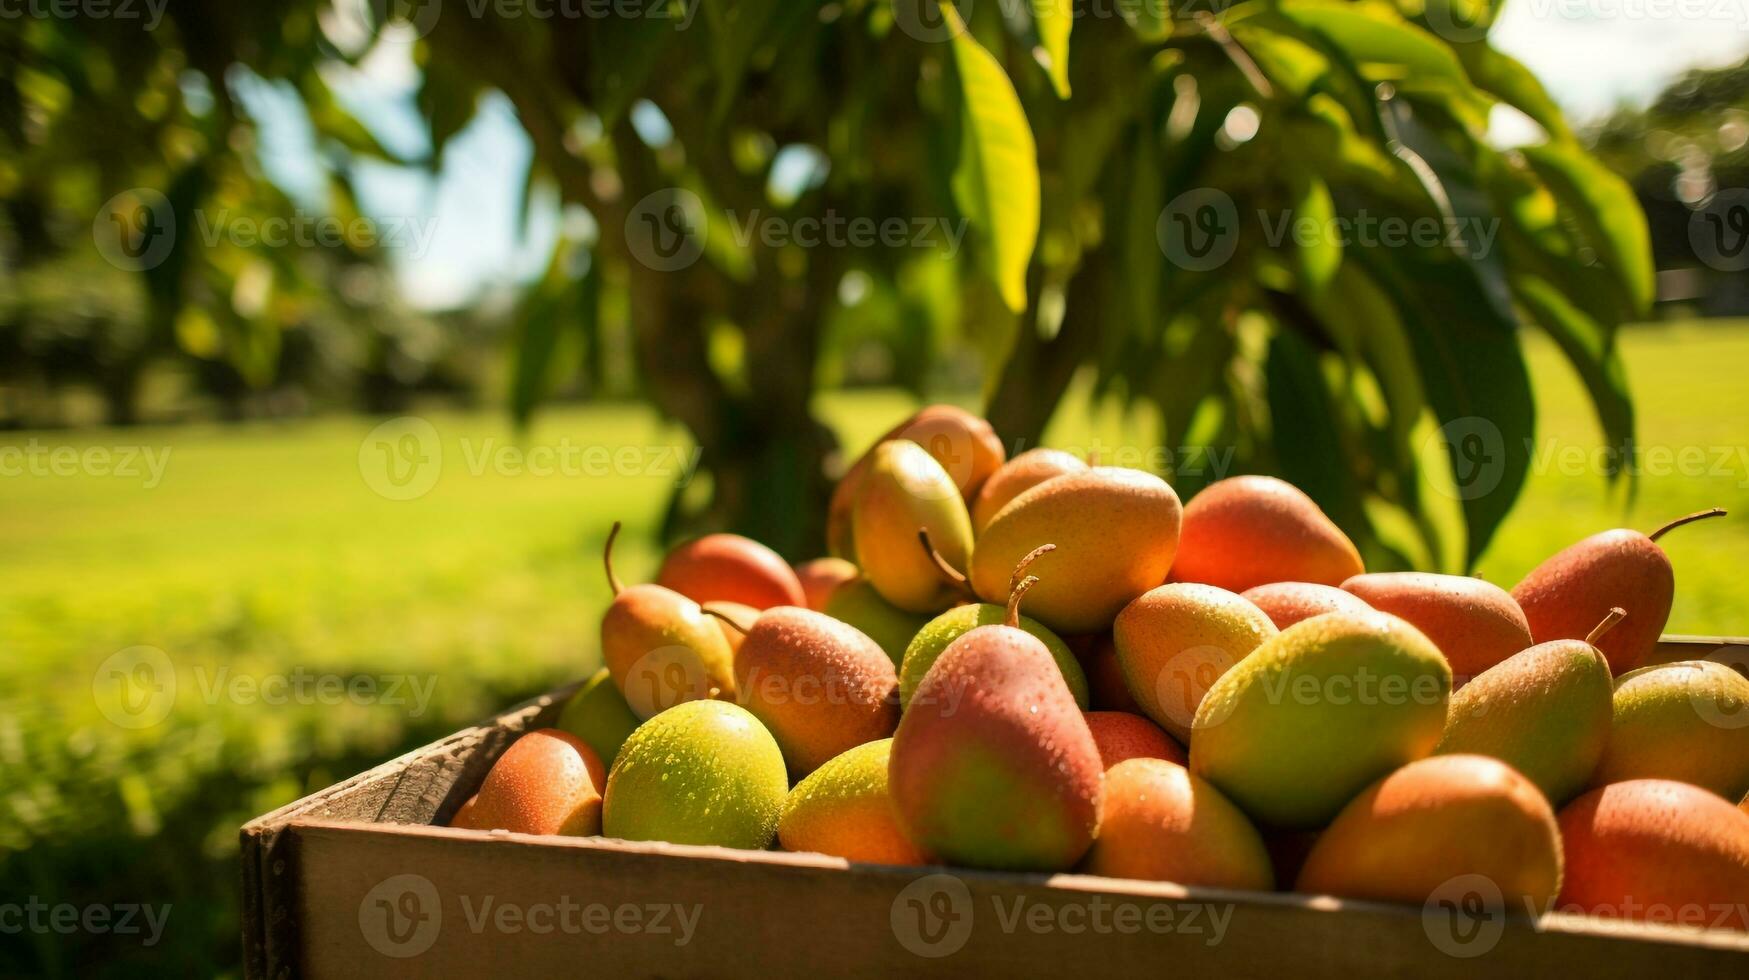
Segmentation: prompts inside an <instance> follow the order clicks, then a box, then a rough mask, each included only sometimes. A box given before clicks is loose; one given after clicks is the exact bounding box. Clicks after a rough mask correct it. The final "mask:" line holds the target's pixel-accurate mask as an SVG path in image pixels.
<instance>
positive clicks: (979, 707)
mask: <svg viewBox="0 0 1749 980" xmlns="http://www.w3.org/2000/svg"><path fill="white" fill-rule="evenodd" d="M1011 564H1012V563H1011ZM1016 618H1017V617H1016ZM888 774H889V778H890V781H891V791H892V795H893V803H894V805H895V806H897V808H898V812H899V823H900V826H901V827H903V828H904V830H905V835H906V837H907V838H908V839H910V840H911V841H912V842H914V843H915V844H916V845H917V846H918V847H919V848H921V849H922V850H924V851H925V852H927V853H929V854H931V855H933V856H935V857H937V858H939V859H941V860H943V861H946V862H949V863H952V864H960V865H965V866H966V867H971V868H991V869H997V870H1010V871H1064V870H1067V869H1069V868H1071V867H1073V866H1074V865H1075V862H1076V861H1079V860H1080V859H1081V856H1082V855H1083V854H1085V853H1086V852H1087V848H1088V846H1089V845H1091V844H1092V842H1093V834H1094V831H1095V829H1096V828H1097V827H1098V826H1099V791H1100V783H1101V779H1102V778H1103V775H1104V767H1103V766H1101V765H1100V761H1099V748H1098V746H1096V745H1095V744H1094V742H1093V735H1092V733H1091V732H1089V731H1088V730H1087V722H1086V721H1085V720H1084V719H1083V718H1082V715H1081V711H1080V709H1079V708H1078V707H1076V705H1075V699H1074V698H1073V697H1072V696H1071V695H1070V694H1069V688H1068V685H1066V684H1065V683H1064V682H1063V675H1062V672H1061V671H1060V670H1058V669H1057V663H1056V661H1055V660H1053V659H1052V658H1051V654H1050V651H1049V650H1046V649H1045V646H1044V644H1043V643H1041V642H1039V640H1038V638H1037V637H1035V636H1033V635H1032V634H1030V633H1027V632H1024V631H1023V630H1021V629H1019V628H1017V627H1014V626H1008V625H1003V626H980V627H978V628H977V629H974V630H972V631H971V632H969V633H967V634H965V635H964V636H962V637H960V638H959V639H957V640H955V641H953V642H952V643H950V644H948V647H947V649H946V650H944V651H942V654H941V656H940V658H938V659H937V660H936V661H935V666H934V667H931V668H930V670H929V673H928V674H926V675H925V676H924V678H923V682H922V683H921V684H920V685H919V686H918V688H917V691H916V693H915V694H914V695H913V696H912V699H911V706H910V708H909V709H908V710H907V711H906V712H905V715H904V717H903V718H902V719H901V720H900V722H899V730H898V733H897V734H895V735H894V736H893V752H892V759H891V762H890V764H889V766H888Z"/></svg>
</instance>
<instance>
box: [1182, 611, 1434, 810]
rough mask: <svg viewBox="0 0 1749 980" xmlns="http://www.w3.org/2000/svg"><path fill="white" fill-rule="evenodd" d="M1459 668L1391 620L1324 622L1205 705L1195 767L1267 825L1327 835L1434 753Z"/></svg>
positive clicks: (1250, 666)
mask: <svg viewBox="0 0 1749 980" xmlns="http://www.w3.org/2000/svg"><path fill="white" fill-rule="evenodd" d="M1450 692H1451V668H1450V667H1448V666H1447V665H1446V662H1445V657H1443V656H1442V655H1440V652H1439V648H1438V647H1435V646H1434V645H1433V642H1432V641H1431V640H1429V639H1427V637H1425V636H1423V635H1422V634H1421V631H1420V630H1417V629H1416V628H1415V627H1413V626H1410V625H1409V624H1408V623H1406V622H1404V621H1403V620H1401V619H1398V618H1397V617H1395V616H1390V615H1387V614H1385V613H1379V612H1368V613H1326V614H1325V615H1322V616H1314V617H1313V618H1311V619H1308V620H1305V621H1304V622H1301V623H1298V624H1296V625H1294V626H1290V627H1288V628H1287V629H1285V630H1282V631H1281V632H1280V633H1277V634H1276V635H1275V636H1272V637H1270V638H1269V639H1267V640H1265V641H1263V645H1262V646H1259V647H1258V648H1257V649H1256V650H1255V651H1253V652H1252V654H1251V655H1250V656H1248V657H1246V658H1245V659H1244V660H1242V661H1240V662H1239V663H1238V664H1237V665H1236V666H1234V667H1233V668H1232V669H1231V670H1228V671H1227V672H1226V673H1225V674H1223V675H1221V678H1220V679H1219V680H1217V681H1215V683H1214V686H1213V687H1211V688H1209V692H1208V694H1207V695H1205V696H1204V697H1203V700H1202V705H1201V706H1200V707H1199V708H1197V712H1196V721H1195V724H1194V725H1193V726H1192V727H1193V733H1192V736H1191V742H1190V769H1191V771H1192V772H1194V773H1196V774H1197V775H1199V776H1202V777H1203V778H1205V779H1207V780H1208V781H1209V782H1211V783H1214V784H1215V786H1216V787H1218V788H1219V789H1220V790H1221V791H1222V792H1224V793H1226V794H1227V796H1228V797H1229V798H1230V799H1232V800H1233V801H1234V802H1235V803H1237V804H1239V806H1240V808H1241V809H1243V810H1244V811H1245V812H1246V813H1247V814H1249V815H1251V817H1252V818H1253V819H1255V820H1257V821H1258V822H1259V823H1262V824H1267V825H1269V826H1271V827H1275V828H1283V829H1304V828H1310V827H1318V826H1322V825H1323V824H1325V823H1327V822H1329V820H1330V819H1331V818H1333V817H1335V816H1336V813H1337V811H1338V810H1340V809H1341V808H1342V806H1343V804H1345V803H1347V802H1348V801H1349V800H1350V799H1352V798H1353V797H1354V795H1355V794H1357V793H1359V792H1360V791H1361V790H1362V789H1364V788H1365V787H1366V786H1367V785H1369V784H1370V783H1372V782H1373V781H1374V780H1376V779H1378V778H1379V777H1380V776H1383V775H1385V774H1386V773H1389V772H1391V771H1393V770H1395V769H1397V768H1399V767H1401V766H1403V765H1406V764H1407V763H1410V762H1413V761H1415V760H1416V759H1419V758H1422V757H1423V756H1426V755H1427V754H1428V753H1430V752H1432V751H1433V747H1434V745H1435V744H1436V743H1438V741H1439V738H1440V734H1441V732H1442V731H1443V730H1444V728H1445V709H1446V701H1447V699H1448V697H1449V696H1450Z"/></svg>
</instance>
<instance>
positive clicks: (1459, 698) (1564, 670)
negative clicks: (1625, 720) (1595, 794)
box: [1434, 640, 1613, 806]
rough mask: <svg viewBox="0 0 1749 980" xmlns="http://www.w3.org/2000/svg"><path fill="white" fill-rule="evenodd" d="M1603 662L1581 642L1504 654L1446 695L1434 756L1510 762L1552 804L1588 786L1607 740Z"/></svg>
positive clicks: (1605, 665) (1608, 711) (1543, 645)
mask: <svg viewBox="0 0 1749 980" xmlns="http://www.w3.org/2000/svg"><path fill="white" fill-rule="evenodd" d="M1612 687H1613V685H1612V684H1611V681H1610V677H1609V664H1608V662H1606V661H1605V660H1604V659H1603V654H1602V653H1601V652H1599V651H1598V649H1597V648H1596V647H1594V646H1592V645H1591V644H1589V643H1586V642H1585V641H1584V640H1552V641H1550V642H1548V643H1539V644H1537V645H1536V646H1533V647H1531V648H1530V649H1528V650H1520V651H1519V652H1517V653H1515V654H1513V655H1512V656H1510V657H1507V658H1506V659H1505V660H1502V661H1500V662H1499V663H1497V664H1495V665H1494V666H1492V667H1490V668H1488V669H1487V670H1484V671H1482V672H1481V673H1480V674H1478V675H1477V676H1476V679H1475V680H1473V681H1470V682H1469V683H1468V684H1465V685H1464V687H1463V689H1462V690H1460V691H1458V692H1457V693H1456V694H1453V695H1452V696H1451V706H1450V708H1449V710H1448V711H1447V712H1446V718H1445V735H1444V736H1443V737H1442V738H1441V739H1440V742H1439V747H1438V748H1436V749H1434V753H1435V754H1449V753H1467V754H1472V755H1485V756H1490V757H1492V758H1495V759H1499V760H1500V761H1502V762H1505V763H1506V764H1508V765H1510V766H1512V767H1513V768H1514V769H1517V770H1518V771H1519V772H1521V773H1523V774H1524V776H1525V778H1527V779H1529V780H1530V781H1531V782H1533V783H1535V784H1536V785H1537V787H1538V788H1539V789H1541V790H1542V791H1543V795H1545V796H1547V797H1548V798H1549V800H1550V801H1551V802H1553V803H1554V804H1555V805H1556V806H1559V805H1561V804H1562V803H1565V802H1567V801H1568V800H1570V799H1572V798H1573V797H1574V796H1577V795H1578V794H1579V792H1580V791H1581V790H1583V789H1585V787H1586V786H1588V785H1590V782H1591V774H1592V773H1593V772H1594V771H1596V769H1597V762H1598V760H1599V759H1601V758H1603V749H1604V746H1605V745H1607V744H1608V743H1609V729H1610V716H1611V710H1612V709H1611V707H1610V702H1611V696H1612V693H1611V692H1612Z"/></svg>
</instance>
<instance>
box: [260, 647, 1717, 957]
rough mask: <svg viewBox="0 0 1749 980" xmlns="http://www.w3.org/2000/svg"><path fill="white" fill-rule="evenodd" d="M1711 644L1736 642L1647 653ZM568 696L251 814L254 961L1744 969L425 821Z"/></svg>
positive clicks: (1708, 936)
mask: <svg viewBox="0 0 1749 980" xmlns="http://www.w3.org/2000/svg"><path fill="white" fill-rule="evenodd" d="M1706 658H1711V659H1718V660H1723V661H1725V662H1729V663H1733V664H1743V663H1745V662H1749V659H1746V658H1749V643H1746V642H1745V641H1742V640H1727V639H1720V638H1697V637H1668V638H1666V640H1665V642H1664V643H1663V644H1661V645H1660V650H1659V656H1658V659H1659V660H1660V661H1666V660H1682V659H1706ZM573 689H574V687H567V688H562V689H560V690H557V691H553V692H552V693H550V694H547V695H544V696H542V697H539V698H536V699H534V700H532V701H530V702H528V703H526V704H524V705H521V706H519V707H517V708H515V709H513V710H511V711H509V712H507V713H505V714H504V715H502V716H500V717H498V718H496V719H493V720H492V721H491V722H490V723H487V724H484V725H480V726H477V727H474V728H469V729H466V730H464V731H461V732H457V733H456V734H454V735H451V736H449V737H448V738H445V739H443V740H441V741H438V742H436V743H433V744H431V745H428V746H426V747H425V748H422V749H419V750H418V751H415V752H412V753H409V754H407V755H405V756H402V757H401V758H399V759H395V760H393V761H391V762H388V763H385V764H383V765H381V766H379V767H377V768H375V769H373V770H371V771H369V772H366V773H363V774H362V775H359V776H355V777H353V778H352V779H349V780H346V781H345V782H342V783H339V784H337V785H335V786H332V787H329V788H328V789H325V790H323V791H321V792H320V793H316V794H314V795H312V796H310V797H307V798H305V799H303V800H299V801H298V802H296V803H293V804H291V805H289V806H286V807H283V808H281V809H279V810H276V811H274V812H273V813H270V814H267V815H265V816H263V817H260V818H258V819H256V820H253V821H251V822H250V823H249V824H248V825H246V826H245V827H244V828H243V830H242V859H243V869H242V871H243V874H242V879H243V880H242V887H243V896H242V897H243V902H242V904H243V945H244V952H245V958H246V966H247V971H248V975H249V976H252V977H292V976H312V977H329V976H373V977H374V976H391V977H392V976H444V975H456V976H466V975H506V976H518V977H557V976H567V975H578V974H581V975H589V976H664V977H683V976H724V975H757V976H762V977H789V976H798V977H799V976H815V975H820V974H826V975H846V976H876V975H891V974H895V973H902V974H912V975H931V976H950V975H951V976H964V975H966V974H967V973H968V971H970V972H973V973H976V974H991V975H1003V974H1043V973H1052V974H1065V975H1067V974H1073V973H1075V972H1078V971H1091V972H1094V973H1096V974H1097V975H1098V976H1100V977H1102V978H1103V977H1116V976H1144V975H1147V976H1160V975H1161V974H1162V972H1163V971H1171V972H1177V973H1180V974H1182V975H1189V976H1206V975H1220V976H1228V975H1231V976H1242V977H1252V976H1263V975H1271V976H1274V975H1286V976H1332V977H1334V976H1341V977H1350V978H1352V977H1359V976H1369V977H1370V976H1402V977H1417V978H1419V977H1445V976H1452V977H1458V976H1471V975H1474V974H1476V973H1478V972H1483V971H1485V972H1486V973H1488V974H1490V975H1498V976H1536V977H1542V978H1546V977H1549V976H1565V975H1573V976H1585V977H1601V976H1631V975H1637V976H1646V975H1650V974H1652V973H1654V972H1656V973H1661V974H1664V975H1668V976H1681V977H1691V976H1717V977H1735V978H1742V977H1745V976H1749V935H1746V934H1745V933H1742V932H1735V931H1729V930H1717V929H1706V928H1701V927H1684V926H1676V925H1647V924H1636V923H1626V922H1619V921H1612V920H1604V919H1595V918H1588V917H1580V916H1571V915H1565V914H1561V913H1558V912H1557V913H1551V914H1546V915H1542V916H1540V917H1537V918H1534V919H1533V918H1531V917H1530V916H1528V915H1524V914H1500V913H1498V912H1483V913H1481V914H1479V915H1476V914H1470V913H1466V912H1464V911H1463V909H1465V908H1468V906H1463V905H1461V904H1458V903H1454V904H1453V905H1452V906H1451V907H1449V908H1447V907H1440V906H1434V907H1429V908H1426V909H1423V908H1417V907H1411V906H1397V905H1384V904H1377V903H1370V902H1350V901H1341V900H1337V899H1332V898H1328V897H1311V896H1304V895H1292V894H1266V893H1256V892H1231V891H1220V890H1214V889H1204V888H1181V887H1178V886H1176V885H1170V884H1164V883H1158V882H1142V881H1129V880H1119V879H1111V878H1096V877H1089V876H1084V875H1027V874H996V873H988V872H975V871H967V870H963V869H948V868H928V869H918V868H890V867H879V866H870V865H851V864H848V863H847V862H845V861H843V860H840V859H837V858H829V857H825V856H822V855H812V854H787V853H780V852H763V851H736V850H728V849H724V848H715V847H687V846H679V845H670V844H654V843H629V842H625V841H616V840H606V839H599V838H589V839H581V838H557V837H532V836H527V835H520V834H507V833H499V832H494V833H483V832H478V831H464V830H451V829H449V828H446V827H442V826H434V824H443V823H446V822H447V821H448V819H449V817H450V815H451V814H452V813H454V812H455V809H456V808H457V807H458V806H460V805H461V803H462V801H463V800H465V799H466V798H467V797H468V795H470V794H471V793H472V792H473V791H474V789H475V788H476V787H477V786H478V785H479V782H480V780H481V778H482V777H483V776H484V775H485V773H486V770H487V769H488V768H489V767H490V765H491V763H492V761H493V760H495V759H496V758H497V756H498V754H499V753H500V752H502V751H503V750H504V749H505V747H507V746H508V745H509V744H510V743H511V742H512V741H514V740H515V739H516V737H517V736H518V735H519V734H520V733H522V732H524V731H527V730H529V729H531V728H539V727H543V726H547V725H551V724H552V723H553V722H554V720H555V719H556V717H557V713H558V709H559V706H560V705H562V704H563V702H564V699H565V698H566V697H567V696H568V695H569V694H570V692H571V691H572V690H573ZM1739 914H1749V911H1744V912H1740V913H1739Z"/></svg>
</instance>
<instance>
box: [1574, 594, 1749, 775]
mask: <svg viewBox="0 0 1749 980" xmlns="http://www.w3.org/2000/svg"><path fill="white" fill-rule="evenodd" d="M1623 625H1626V624H1625V623H1624V624H1623ZM1604 639H1606V640H1607V639H1608V637H1607V636H1606V637H1604ZM1614 705H1615V719H1614V724H1613V725H1612V726H1611V728H1610V732H1609V741H1608V745H1607V747H1606V748H1605V749H1604V751H1603V759H1602V761H1601V762H1599V763H1598V764H1597V769H1596V771H1595V772H1594V773H1593V775H1592V777H1591V781H1592V784H1593V785H1596V786H1602V785H1604V784H1605V783H1619V782H1624V781H1626V780H1629V779H1675V780H1680V781H1682V782H1685V783H1693V784H1694V785H1696V786H1699V787H1701V788H1703V789H1708V790H1711V791H1713V792H1714V793H1717V794H1719V795H1720V796H1722V797H1724V798H1725V799H1726V800H1731V801H1735V800H1740V799H1742V798H1743V795H1744V794H1745V793H1749V680H1745V679H1744V678H1743V675H1741V674H1739V673H1737V672H1736V671H1734V670H1732V669H1731V668H1730V667H1727V666H1725V665H1724V664H1721V663H1715V662H1713V661H1710V660H1683V661H1678V662H1676V663H1671V664H1660V665H1658V666H1656V667H1642V668H1640V669H1639V670H1633V671H1629V672H1628V673H1626V674H1623V675H1621V677H1620V678H1618V679H1617V680H1616V682H1615V698H1614Z"/></svg>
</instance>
